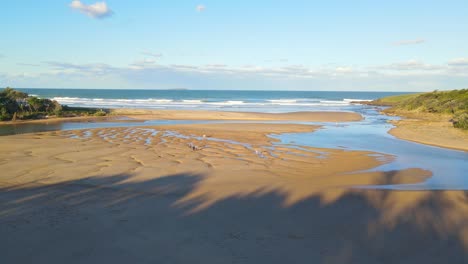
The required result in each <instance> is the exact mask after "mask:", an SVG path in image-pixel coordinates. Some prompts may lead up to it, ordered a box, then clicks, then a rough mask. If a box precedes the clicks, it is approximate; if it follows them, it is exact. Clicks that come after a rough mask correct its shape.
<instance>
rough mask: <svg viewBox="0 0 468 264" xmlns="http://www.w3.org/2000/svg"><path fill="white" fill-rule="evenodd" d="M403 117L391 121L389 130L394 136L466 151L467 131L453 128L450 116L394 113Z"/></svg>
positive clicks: (467, 148)
mask: <svg viewBox="0 0 468 264" xmlns="http://www.w3.org/2000/svg"><path fill="white" fill-rule="evenodd" d="M395 114H397V115H401V116H403V117H405V118H404V119H402V120H399V121H394V122H392V123H393V124H394V125H396V127H395V128H393V129H391V130H390V131H389V133H390V134H392V135H393V136H395V137H398V138H401V139H405V140H409V141H414V142H418V143H422V144H427V145H432V146H437V147H443V148H450V149H456V150H463V151H468V131H466V130H462V129H457V128H454V127H453V125H452V122H450V119H451V116H446V115H435V114H421V113H419V114H414V113H408V112H398V113H395Z"/></svg>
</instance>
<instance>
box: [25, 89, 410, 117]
mask: <svg viewBox="0 0 468 264" xmlns="http://www.w3.org/2000/svg"><path fill="white" fill-rule="evenodd" d="M18 90H21V91H24V92H26V93H28V94H30V95H34V96H38V97H41V98H49V99H52V100H56V101H58V102H59V103H60V104H64V105H68V106H74V107H95V108H144V109H187V110H190V109H200V110H221V111H261V112H289V111H326V110H330V111H334V110H352V104H351V102H352V101H369V100H373V99H377V98H380V97H385V96H390V95H396V94H402V92H349V91H340V92H338V91H233V90H137V89H126V90H117V89H18Z"/></svg>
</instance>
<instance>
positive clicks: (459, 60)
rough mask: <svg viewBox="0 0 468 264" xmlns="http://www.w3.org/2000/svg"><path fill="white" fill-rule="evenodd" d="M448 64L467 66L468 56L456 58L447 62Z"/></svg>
mask: <svg viewBox="0 0 468 264" xmlns="http://www.w3.org/2000/svg"><path fill="white" fill-rule="evenodd" d="M448 65H450V66H468V58H456V59H453V60H450V61H449V62H448Z"/></svg>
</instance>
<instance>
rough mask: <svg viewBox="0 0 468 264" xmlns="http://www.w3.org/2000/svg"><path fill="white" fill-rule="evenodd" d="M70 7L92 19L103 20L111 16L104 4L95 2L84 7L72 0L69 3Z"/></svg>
mask: <svg viewBox="0 0 468 264" xmlns="http://www.w3.org/2000/svg"><path fill="white" fill-rule="evenodd" d="M70 7H71V8H73V9H76V10H78V11H80V12H82V13H83V14H86V15H88V16H90V17H93V18H104V17H108V16H111V15H112V14H113V12H112V10H111V9H110V8H109V7H108V6H107V4H106V2H96V3H94V4H89V5H86V4H84V3H83V2H81V1H80V0H73V1H72V2H71V3H70Z"/></svg>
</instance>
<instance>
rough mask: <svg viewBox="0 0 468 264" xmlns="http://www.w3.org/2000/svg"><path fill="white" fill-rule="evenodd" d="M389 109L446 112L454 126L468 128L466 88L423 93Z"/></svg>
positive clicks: (467, 93) (467, 91)
mask: <svg viewBox="0 0 468 264" xmlns="http://www.w3.org/2000/svg"><path fill="white" fill-rule="evenodd" d="M391 110H405V111H410V112H422V113H434V114H448V115H452V117H453V118H452V122H453V126H454V127H456V128H462V129H468V89H461V90H452V91H434V92H430V93H423V94H420V95H418V96H413V97H409V98H406V99H404V100H401V101H399V102H398V103H396V104H395V105H394V106H393V107H392V108H391Z"/></svg>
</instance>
